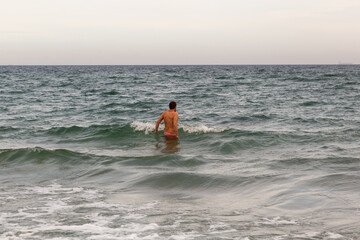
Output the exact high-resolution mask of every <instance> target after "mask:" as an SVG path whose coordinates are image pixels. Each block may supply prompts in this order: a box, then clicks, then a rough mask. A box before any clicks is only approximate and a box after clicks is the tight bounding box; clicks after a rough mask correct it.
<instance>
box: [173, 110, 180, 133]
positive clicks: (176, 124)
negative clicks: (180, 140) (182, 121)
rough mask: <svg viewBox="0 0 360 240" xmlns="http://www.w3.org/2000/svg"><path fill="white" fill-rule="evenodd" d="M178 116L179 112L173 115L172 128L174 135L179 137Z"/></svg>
mask: <svg viewBox="0 0 360 240" xmlns="http://www.w3.org/2000/svg"><path fill="white" fill-rule="evenodd" d="M178 118H179V114H178V113H176V115H175V117H174V128H175V133H176V137H179V130H178Z"/></svg>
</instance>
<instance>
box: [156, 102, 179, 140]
mask: <svg viewBox="0 0 360 240" xmlns="http://www.w3.org/2000/svg"><path fill="white" fill-rule="evenodd" d="M169 108H170V110H167V111H165V112H163V113H162V114H161V116H160V117H159V119H158V120H157V122H156V127H155V134H157V133H158V128H159V125H160V123H161V122H162V120H164V123H165V130H164V137H166V138H169V139H175V138H178V137H179V132H178V126H177V123H178V118H179V114H178V113H177V112H176V102H174V101H172V102H170V103H169Z"/></svg>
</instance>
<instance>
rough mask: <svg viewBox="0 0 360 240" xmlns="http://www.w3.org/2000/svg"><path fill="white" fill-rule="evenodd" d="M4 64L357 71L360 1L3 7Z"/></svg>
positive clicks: (6, 3) (127, 0)
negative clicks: (348, 66)
mask: <svg viewBox="0 0 360 240" xmlns="http://www.w3.org/2000/svg"><path fill="white" fill-rule="evenodd" d="M0 3H1V7H0V64H1V65H7V64H120V65H122V64H337V63H339V62H340V61H341V62H346V63H354V64H355V63H356V64H359V63H360V0H1V2H0Z"/></svg>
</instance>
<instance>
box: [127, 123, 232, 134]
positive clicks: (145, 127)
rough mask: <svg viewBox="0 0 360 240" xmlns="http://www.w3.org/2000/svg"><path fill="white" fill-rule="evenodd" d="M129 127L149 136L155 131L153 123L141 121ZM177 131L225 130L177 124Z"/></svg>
mask: <svg viewBox="0 0 360 240" xmlns="http://www.w3.org/2000/svg"><path fill="white" fill-rule="evenodd" d="M130 127H132V128H134V130H135V131H145V134H149V133H151V132H154V131H155V122H141V121H133V122H132V123H131V124H130ZM179 129H183V130H184V132H187V133H211V132H214V133H218V132H223V131H225V130H226V128H220V127H208V126H205V125H203V124H200V125H193V126H187V125H183V124H179ZM159 130H160V131H161V130H164V126H163V125H160V126H159Z"/></svg>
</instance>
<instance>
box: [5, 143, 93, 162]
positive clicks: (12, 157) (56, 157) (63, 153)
mask: <svg viewBox="0 0 360 240" xmlns="http://www.w3.org/2000/svg"><path fill="white" fill-rule="evenodd" d="M94 157H96V156H92V155H90V154H84V153H79V152H74V151H70V150H67V149H54V150H51V149H45V148H40V147H34V148H18V149H1V150H0V164H1V165H9V164H10V165H12V164H16V165H19V164H25V163H36V164H41V163H65V162H72V163H76V162H78V163H80V162H84V161H88V160H91V159H94Z"/></svg>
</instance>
